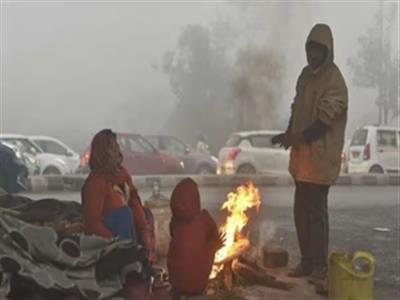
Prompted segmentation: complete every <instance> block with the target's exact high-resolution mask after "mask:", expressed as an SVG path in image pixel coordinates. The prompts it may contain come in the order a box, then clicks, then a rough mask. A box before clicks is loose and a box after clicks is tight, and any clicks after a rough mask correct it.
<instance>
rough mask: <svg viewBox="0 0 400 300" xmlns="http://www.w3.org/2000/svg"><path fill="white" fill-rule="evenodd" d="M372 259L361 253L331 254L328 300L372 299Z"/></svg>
mask: <svg viewBox="0 0 400 300" xmlns="http://www.w3.org/2000/svg"><path fill="white" fill-rule="evenodd" d="M374 273H375V259H374V257H373V256H372V255H371V254H369V253H367V252H363V251H355V252H354V253H352V254H350V255H349V254H346V253H343V252H332V253H331V254H330V256H329V299H330V300H372V299H374Z"/></svg>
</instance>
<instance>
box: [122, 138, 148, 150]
mask: <svg viewBox="0 0 400 300" xmlns="http://www.w3.org/2000/svg"><path fill="white" fill-rule="evenodd" d="M125 144H126V149H127V150H130V151H132V152H137V153H149V152H154V151H155V150H154V147H152V146H151V144H150V143H149V142H147V141H146V140H145V139H143V138H140V137H128V138H126V139H125ZM121 150H122V148H121Z"/></svg>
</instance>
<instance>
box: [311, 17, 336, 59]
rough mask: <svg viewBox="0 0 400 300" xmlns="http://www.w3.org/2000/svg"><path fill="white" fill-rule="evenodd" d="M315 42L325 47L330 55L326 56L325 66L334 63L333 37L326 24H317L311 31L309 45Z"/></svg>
mask: <svg viewBox="0 0 400 300" xmlns="http://www.w3.org/2000/svg"><path fill="white" fill-rule="evenodd" d="M309 42H315V43H318V44H321V45H323V46H325V47H326V48H327V49H328V55H327V56H326V59H325V62H324V64H323V66H325V65H327V64H329V63H332V62H333V59H334V55H333V35H332V31H331V29H330V28H329V26H328V25H326V24H316V25H314V27H313V28H312V29H311V31H310V33H309V34H308V37H307V42H306V45H307V43H309Z"/></svg>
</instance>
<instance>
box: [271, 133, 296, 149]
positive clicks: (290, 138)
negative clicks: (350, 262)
mask: <svg viewBox="0 0 400 300" xmlns="http://www.w3.org/2000/svg"><path fill="white" fill-rule="evenodd" d="M302 141H303V132H302V131H300V132H295V133H289V132H286V133H281V134H278V135H275V136H273V137H272V139H271V143H272V144H273V145H275V144H279V145H280V146H281V147H284V148H285V150H287V149H289V147H291V146H296V145H298V144H300V143H301V142H302Z"/></svg>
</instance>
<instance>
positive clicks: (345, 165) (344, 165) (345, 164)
mask: <svg viewBox="0 0 400 300" xmlns="http://www.w3.org/2000/svg"><path fill="white" fill-rule="evenodd" d="M350 141H351V140H350V139H346V140H345V142H344V145H343V150H342V161H341V165H340V171H341V172H343V173H348V172H349V157H350V156H349V147H350Z"/></svg>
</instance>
